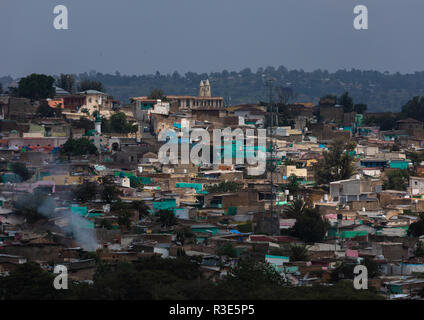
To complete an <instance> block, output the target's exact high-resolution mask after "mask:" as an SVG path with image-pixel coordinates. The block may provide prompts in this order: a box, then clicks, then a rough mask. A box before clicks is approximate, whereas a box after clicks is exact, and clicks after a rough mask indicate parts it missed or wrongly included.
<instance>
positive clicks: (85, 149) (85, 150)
mask: <svg viewBox="0 0 424 320" xmlns="http://www.w3.org/2000/svg"><path fill="white" fill-rule="evenodd" d="M60 151H61V152H62V154H68V155H73V156H82V155H89V154H97V153H98V151H97V148H96V146H95V145H94V144H93V143H91V142H90V140H88V139H87V138H79V139H73V138H69V139H68V140H67V141H66V142H65V143H64V145H63V147H62V149H61V150H60Z"/></svg>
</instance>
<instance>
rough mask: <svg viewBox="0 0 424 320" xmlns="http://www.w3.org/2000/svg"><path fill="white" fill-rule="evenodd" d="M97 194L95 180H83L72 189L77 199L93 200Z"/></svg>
mask: <svg viewBox="0 0 424 320" xmlns="http://www.w3.org/2000/svg"><path fill="white" fill-rule="evenodd" d="M96 194H97V185H96V183H95V182H91V181H84V183H82V184H80V185H79V186H78V187H77V188H76V189H75V190H74V197H75V198H76V199H77V200H78V201H83V202H86V201H89V200H95V199H96Z"/></svg>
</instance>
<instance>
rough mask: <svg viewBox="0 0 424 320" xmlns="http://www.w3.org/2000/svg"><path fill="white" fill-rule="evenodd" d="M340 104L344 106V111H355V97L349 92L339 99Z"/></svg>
mask: <svg viewBox="0 0 424 320" xmlns="http://www.w3.org/2000/svg"><path fill="white" fill-rule="evenodd" d="M337 103H338V104H339V105H342V106H343V111H344V112H345V113H348V112H352V111H353V99H352V98H351V97H350V96H349V92H345V93H343V94H342V95H341V96H340V97H339V99H338V100H337Z"/></svg>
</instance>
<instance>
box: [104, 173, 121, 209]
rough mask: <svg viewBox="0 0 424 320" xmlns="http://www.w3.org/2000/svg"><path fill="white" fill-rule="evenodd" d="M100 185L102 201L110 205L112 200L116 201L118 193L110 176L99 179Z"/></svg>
mask: <svg viewBox="0 0 424 320" xmlns="http://www.w3.org/2000/svg"><path fill="white" fill-rule="evenodd" d="M101 184H102V193H101V196H102V199H103V200H104V201H106V202H107V203H112V201H113V200H116V199H118V197H119V195H120V191H119V189H118V187H117V186H116V183H115V182H114V180H113V178H112V177H111V176H104V177H102V178H101Z"/></svg>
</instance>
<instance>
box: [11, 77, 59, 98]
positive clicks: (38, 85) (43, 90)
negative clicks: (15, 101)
mask: <svg viewBox="0 0 424 320" xmlns="http://www.w3.org/2000/svg"><path fill="white" fill-rule="evenodd" d="M53 84H54V78H53V77H51V76H46V75H44V74H36V73H33V74H31V75H29V76H27V77H24V78H22V79H21V80H19V83H18V95H19V96H20V97H24V98H28V99H33V100H38V99H47V98H53V96H54V95H55V89H54V87H53Z"/></svg>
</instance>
